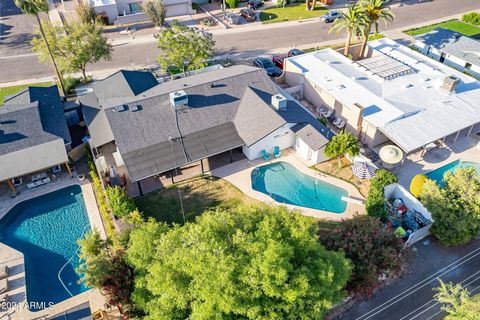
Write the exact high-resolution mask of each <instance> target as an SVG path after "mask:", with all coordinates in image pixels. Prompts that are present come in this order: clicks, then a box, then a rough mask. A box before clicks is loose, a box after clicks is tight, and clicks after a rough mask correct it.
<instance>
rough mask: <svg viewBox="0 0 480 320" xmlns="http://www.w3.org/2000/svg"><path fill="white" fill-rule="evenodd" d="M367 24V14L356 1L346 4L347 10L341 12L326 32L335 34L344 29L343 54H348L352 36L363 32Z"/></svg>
mask: <svg viewBox="0 0 480 320" xmlns="http://www.w3.org/2000/svg"><path fill="white" fill-rule="evenodd" d="M366 25H367V15H366V14H365V10H364V9H363V7H362V6H360V5H358V4H357V3H351V4H349V5H348V6H347V11H345V12H342V13H341V17H340V18H338V19H336V20H335V21H334V22H333V24H332V27H331V28H330V30H329V31H328V32H336V33H337V34H338V33H340V32H341V31H343V30H345V32H346V33H347V37H346V39H345V49H344V50H343V54H344V55H345V56H348V51H349V50H350V44H351V42H352V36H356V35H360V34H362V33H363V30H364V29H365V27H366Z"/></svg>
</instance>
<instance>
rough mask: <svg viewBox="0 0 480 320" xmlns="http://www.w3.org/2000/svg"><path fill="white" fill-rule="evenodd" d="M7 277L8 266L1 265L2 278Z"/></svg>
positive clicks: (0, 275) (0, 274)
mask: <svg viewBox="0 0 480 320" xmlns="http://www.w3.org/2000/svg"><path fill="white" fill-rule="evenodd" d="M6 277H8V267H7V266H3V267H0V280H2V279H5V278H6Z"/></svg>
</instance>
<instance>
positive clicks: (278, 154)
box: [272, 146, 280, 159]
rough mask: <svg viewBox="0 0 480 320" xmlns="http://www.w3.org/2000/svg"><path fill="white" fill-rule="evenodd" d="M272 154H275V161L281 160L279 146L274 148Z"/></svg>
mask: <svg viewBox="0 0 480 320" xmlns="http://www.w3.org/2000/svg"><path fill="white" fill-rule="evenodd" d="M272 153H273V157H274V158H275V159H278V158H280V147H279V146H275V147H274V148H273V152H272Z"/></svg>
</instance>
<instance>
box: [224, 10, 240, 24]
mask: <svg viewBox="0 0 480 320" xmlns="http://www.w3.org/2000/svg"><path fill="white" fill-rule="evenodd" d="M224 19H225V20H226V21H227V22H228V23H229V24H239V23H240V17H239V16H238V15H236V14H235V13H232V12H227V13H225V16H224Z"/></svg>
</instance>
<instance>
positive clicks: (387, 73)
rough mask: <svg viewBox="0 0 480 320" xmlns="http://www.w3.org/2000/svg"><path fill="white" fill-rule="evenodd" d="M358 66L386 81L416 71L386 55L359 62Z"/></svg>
mask: <svg viewBox="0 0 480 320" xmlns="http://www.w3.org/2000/svg"><path fill="white" fill-rule="evenodd" d="M357 64H358V65H359V66H361V67H364V68H365V69H366V70H367V71H370V72H371V73H373V74H374V75H377V76H379V77H381V78H383V79H385V80H389V79H394V78H396V77H398V76H402V75H405V74H409V73H412V72H414V71H415V70H414V69H413V68H412V67H410V66H408V65H406V64H404V63H402V62H400V61H398V60H395V59H394V58H392V57H389V56H387V55H385V54H381V55H378V56H374V57H371V58H368V59H364V60H360V61H357Z"/></svg>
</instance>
